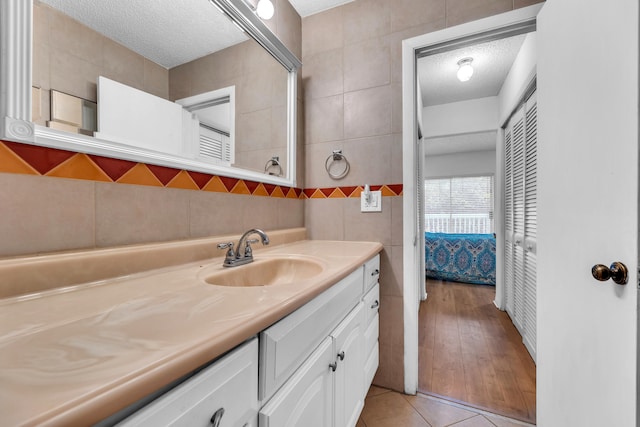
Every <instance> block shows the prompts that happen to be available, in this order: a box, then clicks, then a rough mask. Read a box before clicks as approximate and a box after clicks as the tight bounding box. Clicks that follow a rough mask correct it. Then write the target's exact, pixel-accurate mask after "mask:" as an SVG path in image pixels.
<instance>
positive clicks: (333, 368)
mask: <svg viewBox="0 0 640 427" xmlns="http://www.w3.org/2000/svg"><path fill="white" fill-rule="evenodd" d="M329 367H330V368H331V372H335V371H336V369H338V363H337V362H333V363H329Z"/></svg>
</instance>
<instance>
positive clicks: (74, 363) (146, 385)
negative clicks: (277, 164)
mask: <svg viewBox="0 0 640 427" xmlns="http://www.w3.org/2000/svg"><path fill="white" fill-rule="evenodd" d="M381 250H382V245H381V244H380V243H374V242H337V241H336V242H334V241H311V240H304V241H299V242H295V243H290V244H286V245H282V246H278V247H274V248H269V249H264V250H261V251H260V252H259V253H257V254H256V255H255V257H256V259H259V258H260V257H261V256H262V255H265V256H272V255H281V256H287V255H296V256H302V257H304V256H307V257H314V258H318V259H320V260H321V261H322V263H323V264H324V270H323V272H322V273H320V274H319V275H318V276H315V277H314V278H313V279H308V280H303V281H300V282H296V283H295V284H284V285H272V286H256V287H242V288H239V287H219V286H213V285H210V284H207V283H205V282H204V280H202V272H203V271H204V269H207V272H213V271H215V270H217V269H222V258H216V259H212V260H207V261H199V262H191V263H188V264H183V265H179V266H173V267H167V268H163V269H158V270H153V271H150V272H149V271H148V272H145V273H137V274H132V275H129V276H125V277H120V278H117V279H111V280H104V281H100V282H94V283H90V284H86V285H80V286H74V287H70V288H67V289H60V290H54V291H48V292H42V293H39V294H34V295H30V296H19V297H11V298H5V299H0V414H1V415H0V418H2V424H3V425H7V426H32V425H34V426H35V425H38V426H45V425H46V426H69V425H91V424H93V423H95V422H98V421H100V420H101V419H103V418H105V417H107V416H109V415H111V414H113V413H115V412H117V411H119V410H121V409H123V408H125V407H126V406H128V405H130V404H132V403H134V402H136V401H137V400H139V399H141V398H143V397H144V396H146V395H148V394H150V393H152V392H154V391H156V390H158V389H160V388H162V387H164V386H166V385H167V384H169V383H171V382H172V381H174V380H176V379H178V378H180V377H182V376H184V375H186V374H187V373H189V372H191V371H193V370H194V369H196V368H198V367H199V366H202V365H204V364H206V363H208V362H209V361H211V360H213V359H215V358H216V357H218V356H220V355H221V354H223V353H225V352H226V351H228V350H230V349H232V348H233V347H235V346H236V345H238V344H240V343H242V342H243V341H245V340H246V339H248V338H250V337H251V336H254V335H256V334H257V333H258V332H260V331H261V330H263V329H265V328H266V327H268V326H269V325H271V324H273V323H274V322H276V321H278V320H279V319H281V318H282V317H284V316H286V315H287V314H289V313H291V312H293V311H294V310H296V309H297V308H299V307H300V306H302V305H303V304H304V303H306V302H308V301H310V300H311V299H312V298H313V297H315V296H317V295H318V294H320V293H321V292H322V291H323V290H325V289H327V288H328V287H330V286H332V285H333V284H334V283H336V282H337V281H339V280H340V279H342V278H343V277H345V276H347V275H348V274H349V273H351V272H352V271H354V270H355V269H357V268H358V267H359V266H360V265H362V264H363V263H364V262H365V261H366V260H367V259H369V258H371V257H372V256H374V255H375V254H377V253H378V252H380V251H381ZM238 268H242V267H238Z"/></svg>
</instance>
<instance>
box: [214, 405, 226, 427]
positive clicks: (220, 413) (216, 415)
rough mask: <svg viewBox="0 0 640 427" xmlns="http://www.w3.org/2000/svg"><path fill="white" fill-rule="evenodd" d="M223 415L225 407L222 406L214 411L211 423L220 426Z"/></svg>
mask: <svg viewBox="0 0 640 427" xmlns="http://www.w3.org/2000/svg"><path fill="white" fill-rule="evenodd" d="M223 415H224V408H220V409H218V410H217V411H216V412H214V413H213V416H212V417H211V424H212V425H213V427H219V426H220V421H221V420H222V416H223Z"/></svg>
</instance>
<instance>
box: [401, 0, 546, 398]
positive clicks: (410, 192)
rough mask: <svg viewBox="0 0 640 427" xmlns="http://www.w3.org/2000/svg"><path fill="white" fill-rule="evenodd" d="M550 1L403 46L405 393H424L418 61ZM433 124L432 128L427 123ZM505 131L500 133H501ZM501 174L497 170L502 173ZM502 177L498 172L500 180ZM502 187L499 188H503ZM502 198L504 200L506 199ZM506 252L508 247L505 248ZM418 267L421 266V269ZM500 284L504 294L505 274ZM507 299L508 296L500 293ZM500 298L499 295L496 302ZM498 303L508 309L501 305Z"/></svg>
mask: <svg viewBox="0 0 640 427" xmlns="http://www.w3.org/2000/svg"><path fill="white" fill-rule="evenodd" d="M543 4H544V3H539V4H536V5H533V6H528V7H525V8H521V9H517V10H514V11H511V12H506V13H502V14H500V15H495V16H491V17H488V18H484V19H480V20H477V21H473V22H469V23H466V24H462V25H457V26H455V27H451V28H446V29H444V30H440V31H435V32H432V33H427V34H423V35H421V36H417V37H413V38H410V39H407V40H403V42H402V111H403V113H402V151H403V157H402V170H403V172H402V181H403V205H402V206H403V312H404V314H403V315H404V391H405V393H407V394H416V392H417V389H418V372H419V371H418V308H419V305H420V296H421V289H422V283H423V282H424V272H421V271H418V270H419V268H417V266H419V265H420V263H419V262H417V261H419V260H418V257H419V256H420V253H421V251H420V248H419V246H418V244H422V243H421V242H422V241H423V237H422V230H418V221H417V216H416V212H417V211H418V208H417V191H419V188H417V187H416V182H417V176H418V173H419V171H417V170H416V168H415V166H416V165H418V166H417V167H421V166H419V165H422V164H423V162H422V159H420V162H417V161H416V160H417V159H416V157H417V153H418V150H417V146H416V144H417V143H420V142H419V139H418V117H417V115H418V113H419V114H421V112H417V111H416V109H417V93H418V91H417V61H416V52H417V51H419V50H421V49H424V48H427V47H435V46H437V45H442V44H454V43H458V42H460V43H469V41H470V40H472V39H473V36H474V35H479V34H483V33H487V32H490V31H495V32H500V31H501V30H502V29H506V28H508V27H510V26H514V25H518V24H523V23H525V22H527V21H531V20H535V18H536V16H537V15H538V12H539V11H540V9H541V8H542V6H543ZM424 125H427V126H428V124H423V126H424ZM499 133H500V132H499ZM497 172H498V171H497V170H496V173H497ZM500 179H501V177H500V176H498V175H497V174H496V181H498V180H500ZM501 188H502V187H501V186H497V187H496V189H501ZM500 200H501V199H500ZM502 222H503V218H502V215H501V209H497V212H496V230H500V229H501V228H502ZM499 247H500V248H501V247H502V245H500V246H499ZM496 262H497V264H496V270H497V271H498V270H499V269H500V268H501V267H502V257H497V259H496ZM416 264H417V265H416ZM499 279H500V280H499V281H498V282H497V283H496V292H498V285H499V286H500V288H499V289H500V290H501V289H502V286H503V283H502V282H501V280H502V275H500V276H499ZM500 295H502V292H500ZM497 299H498V298H497V297H496V300H497ZM496 304H497V305H498V306H499V308H500V306H501V305H502V302H501V301H497V302H496Z"/></svg>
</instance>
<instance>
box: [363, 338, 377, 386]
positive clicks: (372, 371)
mask: <svg viewBox="0 0 640 427" xmlns="http://www.w3.org/2000/svg"><path fill="white" fill-rule="evenodd" d="M378 348H379V347H378V342H377V341H376V345H375V348H374V349H373V351H372V352H371V353H369V355H368V357H367V361H366V362H365V364H364V389H365V390H367V391H368V390H369V387H371V383H372V382H373V377H375V376H376V371H377V370H378V362H379V356H378Z"/></svg>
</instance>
